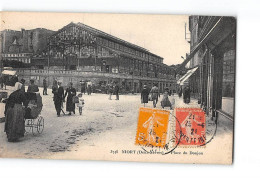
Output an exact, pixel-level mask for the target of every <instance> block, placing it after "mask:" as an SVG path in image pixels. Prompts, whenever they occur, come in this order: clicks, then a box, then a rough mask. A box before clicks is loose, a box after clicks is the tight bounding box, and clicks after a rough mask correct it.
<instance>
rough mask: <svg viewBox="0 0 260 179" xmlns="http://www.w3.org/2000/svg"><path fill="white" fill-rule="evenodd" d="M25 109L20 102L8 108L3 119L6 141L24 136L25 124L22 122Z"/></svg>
mask: <svg viewBox="0 0 260 179" xmlns="http://www.w3.org/2000/svg"><path fill="white" fill-rule="evenodd" d="M24 114H25V111H24V110H23V108H22V105H21V104H15V105H14V107H13V108H8V109H7V113H6V121H5V132H6V135H7V138H8V141H10V142H14V141H17V140H18V139H19V138H20V137H24V132H25V124H24Z"/></svg>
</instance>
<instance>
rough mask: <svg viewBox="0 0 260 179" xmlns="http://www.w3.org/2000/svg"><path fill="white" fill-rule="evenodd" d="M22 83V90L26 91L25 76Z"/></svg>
mask: <svg viewBox="0 0 260 179" xmlns="http://www.w3.org/2000/svg"><path fill="white" fill-rule="evenodd" d="M21 83H22V87H21V91H22V92H25V80H24V79H23V78H22V79H21Z"/></svg>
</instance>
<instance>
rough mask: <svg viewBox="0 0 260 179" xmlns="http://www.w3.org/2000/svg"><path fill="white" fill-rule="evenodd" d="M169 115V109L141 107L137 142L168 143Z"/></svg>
mask: <svg viewBox="0 0 260 179" xmlns="http://www.w3.org/2000/svg"><path fill="white" fill-rule="evenodd" d="M169 117H170V112H169V111H165V110H160V109H152V108H140V110H139V119H138V125H137V132H136V140H135V144H136V145H142V146H150V147H164V146H165V144H166V138H167V130H168V122H169Z"/></svg>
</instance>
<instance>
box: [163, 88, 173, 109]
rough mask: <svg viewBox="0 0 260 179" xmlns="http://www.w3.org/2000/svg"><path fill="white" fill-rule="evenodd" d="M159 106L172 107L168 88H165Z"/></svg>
mask: <svg viewBox="0 0 260 179" xmlns="http://www.w3.org/2000/svg"><path fill="white" fill-rule="evenodd" d="M161 106H162V108H163V109H164V107H170V109H172V104H171V102H170V100H169V89H168V88H165V90H164V93H163V98H162V101H161Z"/></svg>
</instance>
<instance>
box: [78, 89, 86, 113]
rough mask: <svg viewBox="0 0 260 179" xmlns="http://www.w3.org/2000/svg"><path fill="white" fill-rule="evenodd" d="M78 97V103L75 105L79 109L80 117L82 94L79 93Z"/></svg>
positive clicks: (82, 102)
mask: <svg viewBox="0 0 260 179" xmlns="http://www.w3.org/2000/svg"><path fill="white" fill-rule="evenodd" d="M78 97H79V102H78V103H77V106H78V108H79V114H80V115H81V114H82V108H83V107H84V104H85V103H84V99H83V98H82V93H79V94H78Z"/></svg>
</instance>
